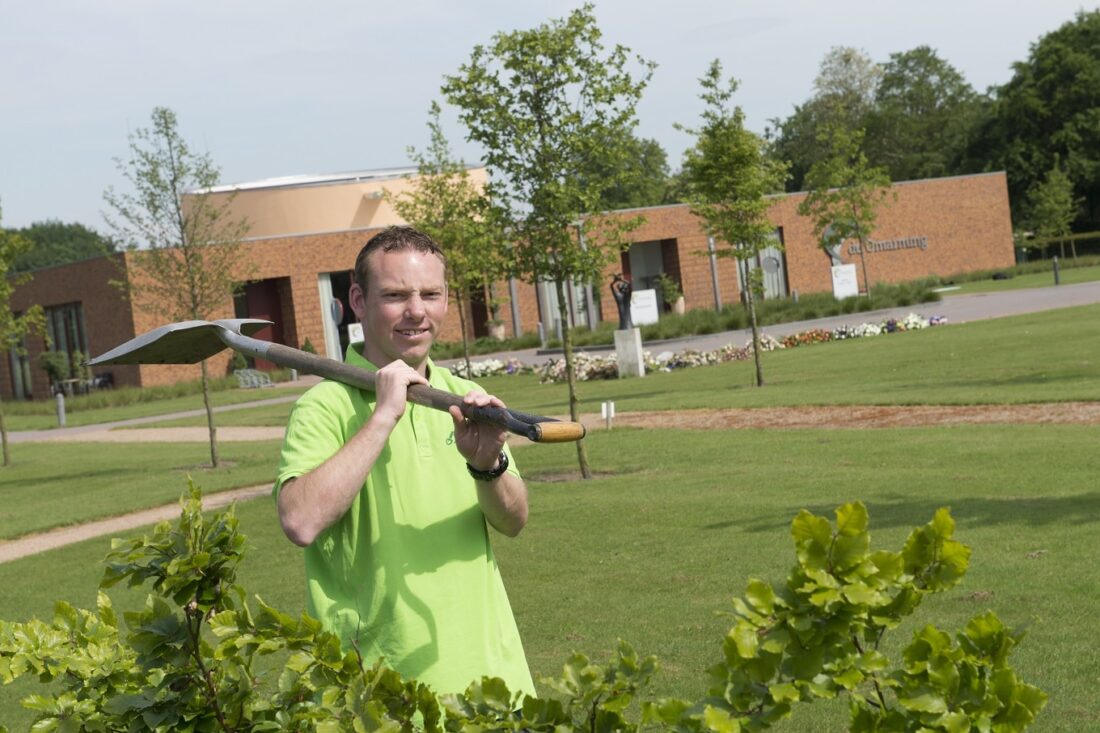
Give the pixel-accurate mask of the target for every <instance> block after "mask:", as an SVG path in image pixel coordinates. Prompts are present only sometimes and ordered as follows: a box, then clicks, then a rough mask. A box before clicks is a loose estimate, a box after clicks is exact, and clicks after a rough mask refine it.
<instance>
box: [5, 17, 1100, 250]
mask: <svg viewBox="0 0 1100 733" xmlns="http://www.w3.org/2000/svg"><path fill="white" fill-rule="evenodd" d="M578 5H579V3H578V2H551V1H548V0H466V1H465V2H454V1H452V2H442V1H441V0H397V1H390V2H377V1H376V0H359V1H358V2H356V1H354V0H316V1H315V2H312V3H306V2H301V1H300V0H299V1H293V2H292V1H290V0H264V2H259V1H258V0H237V1H234V0H217V1H216V2H215V1H213V0H187V2H171V3H169V2H161V1H159V0H0V48H3V58H4V60H3V62H2V63H0V206H2V207H3V225H4V226H7V227H21V226H25V225H27V224H29V223H31V222H33V221H40V220H44V219H51V218H53V219H61V220H62V221H79V222H81V223H84V224H86V225H88V226H91V227H93V228H96V229H99V230H101V231H105V230H106V228H105V224H104V222H103V219H102V216H101V214H100V212H101V211H102V209H103V203H102V193H103V190H104V189H105V188H106V187H107V186H109V185H115V186H121V179H120V177H119V176H118V173H117V171H116V169H115V167H114V162H113V159H114V158H115V157H119V156H122V155H124V154H125V152H126V149H127V134H128V132H129V131H131V130H133V129H135V128H137V127H144V126H146V125H147V124H148V120H149V113H150V111H151V110H152V108H153V107H155V106H158V105H162V106H167V107H171V108H172V109H174V110H175V111H176V113H177V115H178V116H179V119H180V128H181V131H182V133H183V135H184V136H185V138H186V139H188V140H189V141H190V142H191V143H192V145H193V147H195V148H197V149H200V150H206V151H207V152H209V153H210V154H211V156H212V157H213V158H214V160H215V161H216V162H217V163H218V165H219V166H220V167H221V170H222V181H223V182H225V183H238V182H244V181H252V180H257V179H262V178H268V177H274V176H285V175H294V174H316V173H334V172H342V171H353V170H363V169H371V168H386V167H393V166H400V165H405V164H407V163H408V155H407V153H406V149H407V147H408V146H409V145H414V146H416V147H423V146H424V145H425V143H426V138H427V129H426V127H425V122H426V119H427V110H428V106H429V104H430V103H431V101H432V100H433V99H439V86H440V83H441V81H442V78H443V76H444V75H445V74H450V73H454V72H455V70H456V69H457V68H458V66H459V65H460V64H461V63H462V62H463V61H465V60H466V59H468V57H469V54H470V51H471V49H472V48H473V46H474V45H475V44H477V43H486V42H488V41H489V39H490V37H491V36H492V34H493V33H494V32H496V31H501V30H504V31H508V30H514V29H517V28H530V27H533V26H535V25H537V24H538V23H541V22H543V21H544V20H547V19H549V18H556V17H562V16H564V15H566V14H567V13H568V12H569V10H571V9H572V8H574V7H577V6H578ZM1091 7H1093V6H1092V5H1083V4H1082V3H1081V2H1079V1H1077V0H1019V1H1018V2H1012V3H1006V2H1003V0H996V1H994V0H950V1H947V0H905V1H904V2H902V1H898V0H830V1H829V2H822V1H821V0H769V1H762V0H677V1H676V2H671V3H668V2H662V3H656V2H645V1H644V0H643V1H642V2H639V0H599V1H598V2H596V17H597V19H598V21H599V24H600V27H601V29H602V30H603V32H604V38H605V41H606V42H607V43H608V44H609V45H610V44H615V43H621V44H623V45H625V46H628V47H630V48H631V49H633V50H634V51H635V52H637V53H640V54H642V55H643V56H644V57H646V58H648V59H651V60H653V61H655V62H657V64H658V67H657V70H656V73H655V74H654V75H653V79H652V82H651V83H650V86H649V88H648V89H647V90H646V93H645V97H644V98H643V100H642V103H641V105H640V106H639V109H638V115H639V118H640V124H639V134H640V135H642V136H644V137H652V138H656V139H657V140H658V141H659V142H660V143H661V144H662V145H663V146H664V147H665V149H666V150H667V151H668V153H669V162H670V164H671V165H672V167H673V168H674V169H675V168H677V167H678V166H679V161H680V157H681V154H682V153H683V150H684V148H685V147H687V145H688V144H689V140H688V138H687V137H686V136H685V135H684V134H683V133H681V132H677V131H676V130H675V129H673V123H675V122H681V123H687V124H689V125H690V124H693V123H694V122H695V121H696V120H697V117H698V114H699V112H700V109H701V103H700V102H699V101H698V98H697V94H698V83H697V80H698V78H699V76H701V75H702V73H703V71H704V70H705V69H706V67H707V64H708V63H709V62H710V60H711V59H713V58H719V59H721V61H722V63H723V66H724V67H725V71H726V73H727V74H732V75H733V76H735V77H737V78H738V79H739V80H740V81H741V88H740V90H739V92H738V94H737V97H736V101H737V103H739V104H740V105H741V106H742V107H743V108H744V110H745V113H746V115H747V118H748V121H749V124H750V126H751V127H752V128H754V129H756V130H757V131H763V129H764V126H765V124H766V123H767V121H768V120H769V119H772V118H777V117H779V118H782V117H786V116H787V115H789V114H790V112H791V111H792V109H793V107H794V105H796V104H799V103H801V102H804V101H805V100H806V99H807V98H808V97H809V95H810V94H811V91H812V84H813V79H814V77H815V76H816V74H817V68H818V64H819V63H820V61H821V59H822V57H823V56H824V54H825V53H826V52H827V51H828V50H829V48H831V47H833V46H841V45H843V46H854V47H857V48H861V49H863V50H865V51H866V52H867V53H868V54H869V55H870V56H871V57H872V58H873V59H875V60H876V61H885V60H887V58H888V57H889V55H890V54H891V53H894V52H899V51H905V50H909V49H911V48H914V47H915V46H919V45H922V44H927V45H929V46H931V47H933V48H934V49H936V50H937V52H938V53H939V54H940V56H941V57H942V58H944V59H946V60H947V61H948V62H950V63H951V64H953V65H954V66H955V67H956V68H958V69H959V70H960V71H961V72H962V73H963V74H964V75H965V77H966V78H967V80H968V81H969V82H970V83H971V84H972V85H973V86H974V87H975V88H976V89H978V90H980V91H981V90H985V89H986V88H987V87H989V86H991V85H996V84H1003V83H1004V82H1006V81H1007V80H1008V79H1009V78H1010V76H1011V64H1012V63H1013V62H1015V61H1021V60H1024V59H1026V57H1027V54H1028V50H1029V48H1030V46H1031V44H1032V43H1034V42H1035V41H1036V40H1037V39H1038V38H1039V37H1040V36H1041V35H1043V34H1044V33H1047V32H1049V31H1051V30H1054V29H1055V28H1057V27H1059V26H1060V25H1062V24H1063V23H1065V22H1067V21H1069V20H1071V19H1072V18H1073V17H1074V14H1075V13H1076V12H1077V10H1079V9H1082V8H1091ZM445 119H446V120H448V121H449V122H448V129H447V132H448V135H449V136H450V138H451V142H452V145H453V146H454V148H455V150H456V152H457V153H458V154H460V155H461V156H463V157H465V158H466V159H467V162H476V160H477V158H478V150H477V149H476V148H475V147H473V146H471V145H469V144H467V143H466V142H465V141H464V140H463V139H462V137H463V134H464V133H463V131H462V129H461V128H460V126H459V125H458V123H457V122H456V121H455V116H454V114H453V112H452V113H450V114H446V115H445Z"/></svg>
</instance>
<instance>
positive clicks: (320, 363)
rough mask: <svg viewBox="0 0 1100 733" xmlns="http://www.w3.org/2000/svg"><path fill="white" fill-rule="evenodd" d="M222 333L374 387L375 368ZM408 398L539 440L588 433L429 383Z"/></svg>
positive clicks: (246, 348)
mask: <svg viewBox="0 0 1100 733" xmlns="http://www.w3.org/2000/svg"><path fill="white" fill-rule="evenodd" d="M221 333H223V334H225V336H223V340H224V341H225V342H226V343H227V344H228V345H229V346H231V347H233V348H234V349H236V350H237V351H241V352H244V353H246V354H248V355H250V356H253V357H257V358H260V359H267V360H268V361H271V362H274V363H276V364H278V365H280V366H283V367H287V368H288V369H297V370H298V371H300V372H304V373H306V374H315V375H317V376H319V377H325V378H326V379H331V380H333V381H335V382H340V383H342V384H347V385H350V386H352V387H359V388H361V389H369V390H370V391H372V392H373V391H374V383H375V379H374V372H372V371H370V370H369V369H363V368H362V367H357V366H352V365H351V364H345V363H344V362H342V361H336V360H335V359H329V358H326V357H323V356H318V355H316V354H310V353H308V352H305V351H300V350H298V349H294V348H291V347H290V346H285V345H283V344H276V343H272V342H270V341H261V340H259V339H254V338H251V337H249V336H242V335H240V334H237V333H232V332H229V331H222V332H221ZM408 400H409V402H412V403H413V404H416V405H423V406H424V407H431V408H433V409H436V410H442V411H443V412H447V411H448V409H449V408H450V407H451V406H452V405H453V406H457V407H458V408H459V409H460V410H462V414H463V415H465V416H466V417H467V418H469V419H470V420H476V421H478V422H484V423H490V424H492V425H497V426H499V427H502V428H504V429H505V430H508V431H510V432H513V433H516V434H517V435H522V436H524V437H525V438H527V439H528V440H531V441H533V442H536V443H567V442H571V441H576V440H580V439H581V438H583V437H584V434H585V429H584V426H583V425H581V424H580V423H574V422H565V421H560V420H555V419H553V418H549V417H542V416H540V415H528V414H526V413H522V412H518V411H513V410H509V409H507V408H500V407H470V406H468V405H466V404H465V403H463V401H462V398H461V397H460V396H458V395H455V394H451V393H450V392H444V391H442V390H438V389H435V388H433V387H429V386H427V385H426V384H413V385H410V386H409V389H408Z"/></svg>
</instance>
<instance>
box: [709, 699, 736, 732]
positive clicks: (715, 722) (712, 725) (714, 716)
mask: <svg viewBox="0 0 1100 733" xmlns="http://www.w3.org/2000/svg"><path fill="white" fill-rule="evenodd" d="M703 723H704V725H705V726H706V729H707V730H710V731H714V733H740V731H741V724H740V723H739V722H737V719H736V718H734V717H733V716H731V715H730V714H729V713H728V712H726V711H725V710H721V709H719V708H716V707H713V706H711V705H707V707H706V709H704V710H703Z"/></svg>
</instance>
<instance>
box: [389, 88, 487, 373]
mask: <svg viewBox="0 0 1100 733" xmlns="http://www.w3.org/2000/svg"><path fill="white" fill-rule="evenodd" d="M439 115H440V109H439V105H438V104H436V103H435V102H432V106H431V110H430V112H429V116H430V119H429V120H428V130H429V132H430V142H429V144H428V149H427V151H425V152H423V153H420V152H417V151H416V149H415V148H411V147H410V148H409V156H410V157H411V158H412V159H413V160H414V161H415V162H416V165H417V172H418V173H419V177H418V178H417V179H416V181H415V188H414V189H413V190H412V191H408V192H405V193H403V194H401V195H398V196H392V195H389V194H387V195H388V196H389V199H390V201H391V202H392V203H393V207H394V209H396V210H397V213H398V214H400V215H401V217H402V218H403V219H405V221H407V222H409V223H410V224H411V225H413V226H415V227H416V228H417V229H420V230H421V231H423V232H425V233H426V234H429V235H431V237H432V238H433V239H435V241H437V242H439V244H440V246H442V247H443V249H444V251H445V252H446V254H447V289H448V290H450V291H451V295H452V296H453V297H454V299H455V304H456V305H457V306H458V322H459V327H460V329H461V331H462V353H463V356H464V357H465V360H466V374H467V375H469V374H470V373H471V371H470V347H469V329H468V328H467V324H466V308H467V306H468V305H469V303H470V291H471V290H472V289H473V288H475V287H479V286H483V285H485V284H486V283H491V282H493V281H494V280H496V279H498V278H500V277H503V276H504V275H505V274H506V270H507V267H506V262H505V257H504V254H505V250H504V248H503V247H502V246H501V245H502V240H503V235H502V233H501V232H500V230H499V228H497V227H494V226H493V224H492V221H493V219H492V215H491V214H492V211H491V209H490V206H489V202H488V199H487V198H486V197H485V194H484V192H483V191H482V190H481V187H480V186H478V185H477V184H476V183H474V182H473V181H472V180H471V179H470V174H469V171H468V170H466V165H465V164H464V163H463V162H462V161H456V160H454V158H453V157H452V156H451V148H450V145H449V144H448V143H447V138H446V137H445V136H444V134H443V127H442V125H441V124H440V122H439Z"/></svg>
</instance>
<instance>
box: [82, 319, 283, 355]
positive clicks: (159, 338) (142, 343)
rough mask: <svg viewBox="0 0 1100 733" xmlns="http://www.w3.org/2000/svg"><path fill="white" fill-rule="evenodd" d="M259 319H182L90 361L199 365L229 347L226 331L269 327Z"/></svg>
mask: <svg viewBox="0 0 1100 733" xmlns="http://www.w3.org/2000/svg"><path fill="white" fill-rule="evenodd" d="M270 325H271V321H264V320H260V319H258V318H228V319H224V320H219V321H181V322H180V323H169V324H168V325H166V326H160V327H159V328H154V329H153V330H152V331H149V332H147V333H143V334H141V335H140V336H135V337H134V338H132V339H130V340H129V341H127V342H126V343H124V344H122V345H120V346H116V347H115V348H113V349H111V350H110V351H108V352H107V353H106V354H103V355H101V356H97V357H96V358H94V359H91V360H89V361H88V365H89V366H101V365H105V364H197V363H198V362H200V361H202V360H203V359H207V358H209V357H211V356H213V355H214V354H217V353H219V352H221V351H223V350H225V349H226V348H227V347H226V345H225V343H224V342H223V341H222V339H221V337H220V335H219V334H220V333H221V332H222V331H223V330H229V331H233V332H235V333H240V334H242V335H244V336H251V335H253V334H254V333H256V332H257V331H259V330H261V329H263V328H265V327H267V326H270Z"/></svg>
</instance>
